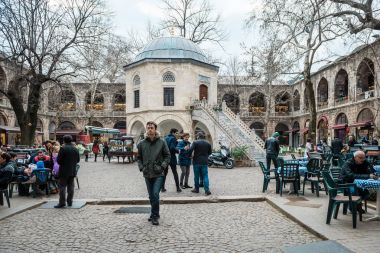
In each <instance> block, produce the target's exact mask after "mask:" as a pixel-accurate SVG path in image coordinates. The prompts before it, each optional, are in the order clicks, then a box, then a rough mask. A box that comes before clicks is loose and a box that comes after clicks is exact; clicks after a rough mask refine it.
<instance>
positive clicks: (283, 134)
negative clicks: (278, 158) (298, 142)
mask: <svg viewBox="0 0 380 253" xmlns="http://www.w3.org/2000/svg"><path fill="white" fill-rule="evenodd" d="M275 131H276V132H278V133H279V134H280V138H279V142H280V145H289V132H288V131H289V128H288V126H287V125H286V124H284V123H281V122H280V123H278V124H277V125H276V127H275Z"/></svg>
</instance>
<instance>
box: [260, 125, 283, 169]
mask: <svg viewBox="0 0 380 253" xmlns="http://www.w3.org/2000/svg"><path fill="white" fill-rule="evenodd" d="M279 137H280V134H279V133H278V132H275V133H274V134H273V135H272V137H270V138H268V139H267V140H266V141H265V146H264V149H266V153H267V155H266V158H267V170H268V171H269V170H270V164H271V161H273V164H274V168H275V169H277V168H278V164H277V158H278V154H279V153H280V144H279V142H278V138H279Z"/></svg>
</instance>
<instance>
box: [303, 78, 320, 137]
mask: <svg viewBox="0 0 380 253" xmlns="http://www.w3.org/2000/svg"><path fill="white" fill-rule="evenodd" d="M304 77H305V87H306V94H304V95H305V96H306V97H308V102H309V111H310V123H309V133H308V138H310V139H311V141H312V142H313V143H314V144H316V142H317V140H316V132H317V109H316V103H315V95H314V87H313V83H312V82H311V76H310V73H308V72H304Z"/></svg>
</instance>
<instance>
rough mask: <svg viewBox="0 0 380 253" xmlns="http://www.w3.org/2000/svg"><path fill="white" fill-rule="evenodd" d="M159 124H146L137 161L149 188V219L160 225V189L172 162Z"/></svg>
mask: <svg viewBox="0 0 380 253" xmlns="http://www.w3.org/2000/svg"><path fill="white" fill-rule="evenodd" d="M156 130H157V124H156V123H154V122H152V121H149V122H148V123H147V124H146V135H147V136H146V138H145V139H144V140H142V141H141V142H140V143H139V144H138V145H137V149H138V155H137V163H138V166H139V170H140V171H142V172H143V175H144V178H145V183H146V187H147V189H148V194H149V201H150V205H151V208H152V209H151V214H150V217H149V219H148V221H151V222H152V224H153V225H158V224H159V223H158V219H159V218H160V190H161V187H162V184H163V181H164V169H166V168H167V167H168V165H169V162H170V152H169V148H168V146H167V144H166V142H165V141H164V140H163V139H161V138H160V136H159V135H158V133H157V131H156Z"/></svg>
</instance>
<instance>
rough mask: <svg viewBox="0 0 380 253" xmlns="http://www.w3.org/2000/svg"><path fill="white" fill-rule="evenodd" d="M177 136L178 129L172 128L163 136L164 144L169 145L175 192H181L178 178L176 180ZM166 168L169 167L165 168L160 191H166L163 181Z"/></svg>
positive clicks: (166, 172)
mask: <svg viewBox="0 0 380 253" xmlns="http://www.w3.org/2000/svg"><path fill="white" fill-rule="evenodd" d="M177 136H178V129H175V128H172V129H170V134H168V135H167V136H166V137H165V141H166V144H167V145H168V147H169V151H170V163H169V165H170V168H171V169H172V172H173V176H174V181H175V186H176V187H177V192H181V191H182V190H181V188H180V187H179V180H178V173H177V157H176V154H177V153H178V150H177V144H178V141H177ZM168 170H169V168H166V169H165V177H164V182H163V184H162V189H161V191H162V192H166V189H165V181H166V176H167V175H168Z"/></svg>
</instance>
